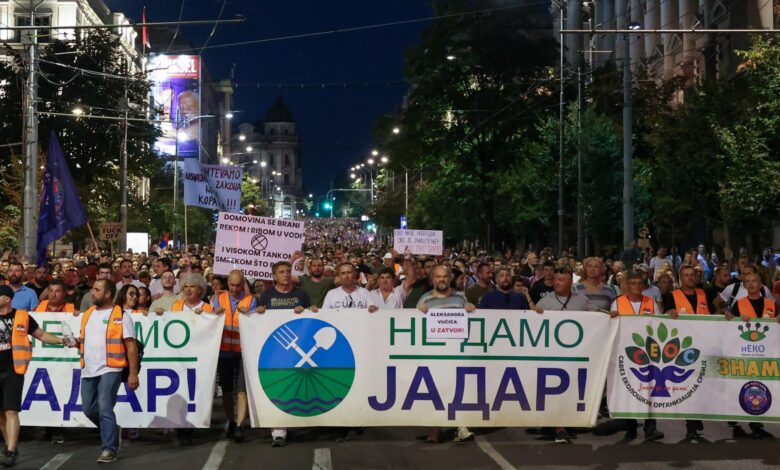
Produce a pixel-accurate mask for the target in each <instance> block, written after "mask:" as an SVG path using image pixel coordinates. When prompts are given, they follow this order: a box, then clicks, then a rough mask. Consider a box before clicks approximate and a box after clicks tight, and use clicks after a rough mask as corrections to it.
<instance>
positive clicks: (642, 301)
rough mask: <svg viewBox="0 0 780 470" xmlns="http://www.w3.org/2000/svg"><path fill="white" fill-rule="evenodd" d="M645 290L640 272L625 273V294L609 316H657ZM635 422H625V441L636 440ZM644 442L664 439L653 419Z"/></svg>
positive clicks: (656, 311) (613, 305)
mask: <svg viewBox="0 0 780 470" xmlns="http://www.w3.org/2000/svg"><path fill="white" fill-rule="evenodd" d="M644 289H645V276H644V274H643V273H641V272H637V271H628V272H626V293H625V294H624V295H620V296H618V298H616V299H615V301H614V302H612V307H611V308H610V310H611V312H610V315H611V316H612V317H613V318H615V317H617V316H618V315H658V314H660V313H661V310H660V309H659V308H658V304H657V303H656V302H655V300H653V298H652V297H648V296H646V295H643V294H642V291H643V290H644ZM636 427H637V421H636V420H635V419H627V420H626V440H634V439H636ZM644 431H645V441H658V440H661V439H663V438H664V433H662V432H661V431H659V430H658V428H657V427H656V422H655V420H654V419H646V420H645V425H644Z"/></svg>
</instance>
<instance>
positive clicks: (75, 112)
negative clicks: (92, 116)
mask: <svg viewBox="0 0 780 470" xmlns="http://www.w3.org/2000/svg"><path fill="white" fill-rule="evenodd" d="M72 113H73V115H74V116H81V115H83V114H84V110H83V109H81V108H80V107H78V106H76V107H75V108H73V111H72Z"/></svg>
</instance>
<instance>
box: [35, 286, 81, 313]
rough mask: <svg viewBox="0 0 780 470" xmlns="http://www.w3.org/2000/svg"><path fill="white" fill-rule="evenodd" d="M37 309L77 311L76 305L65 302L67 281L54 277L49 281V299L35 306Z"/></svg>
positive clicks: (45, 310)
mask: <svg viewBox="0 0 780 470" xmlns="http://www.w3.org/2000/svg"><path fill="white" fill-rule="evenodd" d="M35 311H36V312H68V313H73V312H75V311H76V306H75V305H73V304H71V303H67V302H65V283H64V282H63V281H62V279H54V280H53V281H51V282H50V283H49V297H48V299H47V300H43V301H41V303H39V304H38V306H37V307H35Z"/></svg>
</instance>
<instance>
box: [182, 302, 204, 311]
mask: <svg viewBox="0 0 780 470" xmlns="http://www.w3.org/2000/svg"><path fill="white" fill-rule="evenodd" d="M203 304H205V302H204V301H202V300H201V301H200V303H199V304H198V305H196V306H194V307H190V306H189V305H187V302H184V306H183V307H182V309H183V310H184V311H185V312H194V311H195V310H198V309H201V310H203Z"/></svg>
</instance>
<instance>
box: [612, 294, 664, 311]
mask: <svg viewBox="0 0 780 470" xmlns="http://www.w3.org/2000/svg"><path fill="white" fill-rule="evenodd" d="M615 303H616V304H617V311H618V314H620V315H655V301H654V300H653V298H652V297H648V296H646V295H643V296H642V304H641V305H640V306H639V313H637V312H635V311H634V306H633V305H631V301H630V300H628V297H627V296H625V295H621V296H620V297H618V298H617V299H615Z"/></svg>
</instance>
